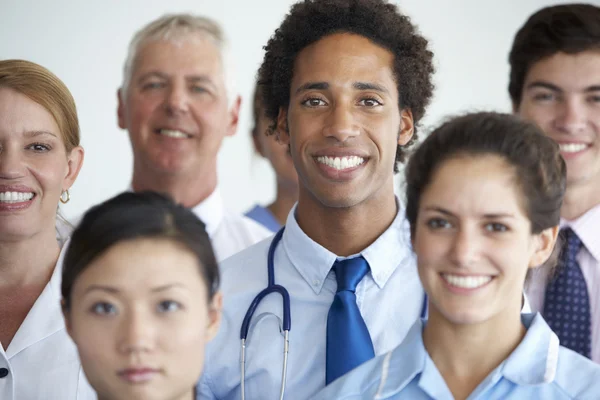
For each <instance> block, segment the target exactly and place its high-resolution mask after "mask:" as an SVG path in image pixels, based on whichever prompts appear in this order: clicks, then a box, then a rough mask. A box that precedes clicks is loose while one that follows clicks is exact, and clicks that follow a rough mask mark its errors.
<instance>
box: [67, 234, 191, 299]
mask: <svg viewBox="0 0 600 400" xmlns="http://www.w3.org/2000/svg"><path fill="white" fill-rule="evenodd" d="M77 281H78V282H82V283H85V284H92V283H93V284H105V285H111V284H116V285H119V286H120V287H123V288H131V289H145V288H149V287H154V286H158V285H164V284H167V283H169V282H173V281H177V282H182V283H185V284H186V286H189V285H197V284H199V283H200V284H201V282H202V278H201V276H200V271H199V266H198V261H197V260H196V257H195V256H194V255H193V254H192V253H191V252H190V251H189V250H187V249H185V248H183V247H182V246H181V245H179V244H177V243H175V242H173V241H171V240H166V239H134V240H128V241H123V242H120V243H117V244H115V245H113V246H112V247H110V248H109V249H108V250H106V251H105V252H104V253H103V254H101V255H100V256H99V257H98V258H96V259H95V260H94V261H92V263H90V265H89V266H88V267H87V268H86V270H85V271H83V272H82V274H81V275H80V277H79V278H78V280H77Z"/></svg>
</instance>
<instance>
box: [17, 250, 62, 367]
mask: <svg viewBox="0 0 600 400" xmlns="http://www.w3.org/2000/svg"><path fill="white" fill-rule="evenodd" d="M68 246H69V240H67V241H66V242H65V244H64V246H63V247H62V249H61V251H60V255H59V256H58V261H57V263H56V266H55V267H54V271H53V272H52V276H51V277H50V281H49V282H48V284H47V285H46V287H45V288H44V290H43V291H42V293H41V294H40V296H39V297H38V298H37V300H36V301H35V303H34V304H33V307H31V310H30V311H29V313H28V314H27V317H25V320H24V321H23V323H22V324H21V326H20V327H19V330H18V331H17V334H16V335H15V337H14V338H13V340H12V342H11V343H10V345H9V347H8V349H7V350H8V351H7V352H6V355H7V357H8V358H11V357H13V356H15V355H16V354H17V353H19V352H21V351H22V350H24V349H26V348H28V347H29V346H32V345H33V344H35V343H37V342H39V341H40V340H43V339H45V338H47V337H48V336H50V335H52V334H53V333H55V332H57V331H59V330H61V329H64V327H65V323H64V320H63V316H62V310H61V305H60V299H61V290H60V284H61V280H62V265H63V259H64V257H65V253H66V249H67V247H68Z"/></svg>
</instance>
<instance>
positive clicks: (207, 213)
mask: <svg viewBox="0 0 600 400" xmlns="http://www.w3.org/2000/svg"><path fill="white" fill-rule="evenodd" d="M192 211H193V212H194V214H196V216H197V217H198V218H200V220H201V221H202V222H204V225H205V226H206V232H207V233H208V236H209V237H210V238H212V237H213V235H214V234H215V232H216V231H217V228H218V227H219V225H220V224H221V221H222V220H223V217H224V216H225V207H224V205H223V199H222V198H221V192H220V191H219V189H218V188H217V189H215V190H214V191H213V192H212V193H211V194H210V195H209V196H208V197H207V198H206V199H204V200H203V201H202V202H201V203H200V204H198V205H196V206H194V207H192Z"/></svg>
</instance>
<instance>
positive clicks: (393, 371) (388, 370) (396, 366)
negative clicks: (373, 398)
mask: <svg viewBox="0 0 600 400" xmlns="http://www.w3.org/2000/svg"><path fill="white" fill-rule="evenodd" d="M423 326H424V321H423V320H422V319H420V318H419V319H417V321H416V322H415V323H414V324H413V326H412V327H411V328H410V330H409V331H408V333H407V334H406V337H405V338H404V340H403V341H402V343H401V344H400V345H399V346H398V347H396V348H395V349H394V350H392V351H391V352H390V353H388V356H386V359H384V361H383V366H382V377H381V380H382V382H381V383H380V388H381V389H380V391H379V392H378V393H377V394H378V395H379V396H380V398H388V397H392V396H393V395H395V394H397V393H399V392H400V391H402V390H404V388H405V387H406V386H407V385H408V384H409V383H410V382H412V380H413V379H414V378H415V376H417V374H419V373H421V372H423V371H424V370H425V364H426V361H427V359H428V356H427V352H426V351H425V345H424V344H423Z"/></svg>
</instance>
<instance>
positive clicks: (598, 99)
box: [588, 94, 600, 104]
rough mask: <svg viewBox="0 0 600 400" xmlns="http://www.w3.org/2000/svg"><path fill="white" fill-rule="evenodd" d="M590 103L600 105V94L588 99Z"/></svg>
mask: <svg viewBox="0 0 600 400" xmlns="http://www.w3.org/2000/svg"><path fill="white" fill-rule="evenodd" d="M588 101H589V102H590V103H598V104H600V94H595V95H592V96H590V97H588Z"/></svg>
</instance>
